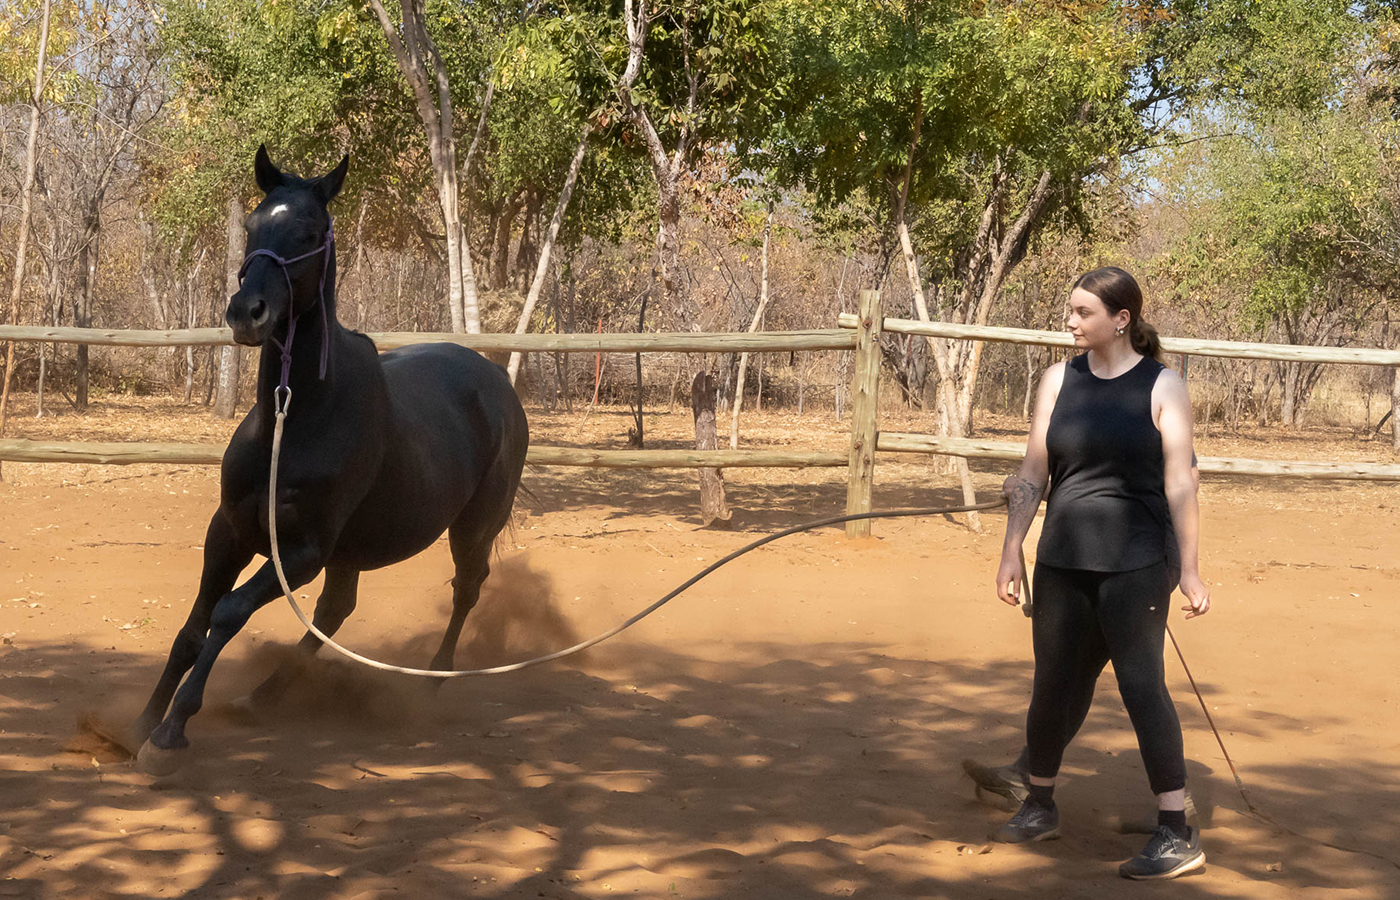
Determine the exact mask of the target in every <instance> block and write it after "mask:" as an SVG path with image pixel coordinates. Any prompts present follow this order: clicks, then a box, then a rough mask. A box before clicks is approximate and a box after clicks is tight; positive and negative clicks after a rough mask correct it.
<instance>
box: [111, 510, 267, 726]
mask: <svg viewBox="0 0 1400 900" xmlns="http://www.w3.org/2000/svg"><path fill="white" fill-rule="evenodd" d="M252 559H253V551H252V550H251V549H248V548H245V547H243V546H242V545H241V544H239V542H238V540H237V538H235V537H234V533H233V528H232V527H231V526H230V525H229V524H228V520H226V519H225V518H224V516H223V513H222V512H216V513H214V518H213V519H212V520H211V521H210V522H209V529H208V531H207V532H206V533H205V536H204V568H203V571H202V572H201V573H200V576H199V594H198V595H197V596H196V597H195V600H194V606H193V607H191V609H190V614H189V617H188V618H186V619H185V624H184V626H183V627H181V628H180V631H179V632H178V633H177V634H176V635H175V640H174V642H173V643H172V644H171V646H170V656H169V657H168V658H167V659H166V662H165V670H164V671H163V672H161V676H160V680H159V681H157V682H156V686H155V690H154V691H152V692H151V698H150V700H149V701H147V703H146V708H145V709H144V710H143V711H142V713H141V715H140V716H138V717H137V719H136V721H135V722H133V723H132V724H131V727H130V728H129V729H128V731H127V736H126V741H127V743H129V744H130V748H129V749H130V750H131V751H132V752H133V753H134V752H135V751H136V748H138V747H140V746H141V744H142V743H144V742H145V740H146V738H147V737H149V736H150V734H151V732H152V731H153V730H154V729H155V727H156V726H157V725H159V724H160V720H161V719H162V718H163V717H164V716H165V709H166V707H167V706H169V705H170V698H171V697H173V696H175V689H176V688H177V687H179V686H180V679H182V678H184V677H185V673H186V672H188V671H189V669H190V666H192V665H194V662H195V660H196V659H197V658H198V657H199V651H200V650H201V649H202V648H203V646H204V639H205V636H206V635H207V634H208V632H209V619H210V617H211V616H212V615H213V611H214V604H215V603H217V602H218V601H219V598H220V597H222V596H224V595H225V594H227V593H228V592H229V591H230V590H232V589H233V583H234V582H235V581H237V580H238V573H240V572H242V571H243V569H244V567H246V566H247V565H248V563H249V562H251V561H252Z"/></svg>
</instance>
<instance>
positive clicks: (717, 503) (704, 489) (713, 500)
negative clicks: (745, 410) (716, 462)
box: [690, 369, 731, 528]
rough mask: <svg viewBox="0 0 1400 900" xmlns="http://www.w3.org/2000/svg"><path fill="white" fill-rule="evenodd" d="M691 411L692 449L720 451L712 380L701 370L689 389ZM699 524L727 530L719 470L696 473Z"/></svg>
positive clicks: (727, 512)
mask: <svg viewBox="0 0 1400 900" xmlns="http://www.w3.org/2000/svg"><path fill="white" fill-rule="evenodd" d="M690 409H691V412H692V413H694V415H695V449H696V450H717V449H719V437H718V435H717V434H716V432H715V379H714V376H712V375H711V374H710V373H709V372H706V371H704V370H703V369H702V370H701V371H699V372H697V373H695V380H694V381H693V382H691V385H690ZM698 471H699V473H700V521H701V522H702V523H703V524H704V525H705V526H706V527H710V526H714V527H716V528H728V527H729V524H730V515H731V513H730V511H729V508H728V507H727V506H726V505H725V502H724V473H723V472H722V471H721V470H720V469H699V470H698Z"/></svg>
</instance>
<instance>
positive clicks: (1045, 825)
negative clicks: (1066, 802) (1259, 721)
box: [992, 800, 1060, 844]
mask: <svg viewBox="0 0 1400 900" xmlns="http://www.w3.org/2000/svg"><path fill="white" fill-rule="evenodd" d="M1059 836H1060V810H1059V809H1058V808H1052V809H1046V808H1045V807H1043V806H1041V805H1040V804H1039V803H1034V802H1032V801H1030V800H1027V801H1025V802H1024V803H1022V804H1021V808H1020V809H1018V810H1016V815H1014V816H1012V817H1011V821H1009V822H1007V823H1006V824H1005V825H1003V826H1001V827H1000V828H998V829H997V832H996V834H994V835H992V840H994V841H1000V842H1001V843H1003V844H1027V843H1030V842H1031V841H1051V840H1054V839H1055V838H1057V837H1059Z"/></svg>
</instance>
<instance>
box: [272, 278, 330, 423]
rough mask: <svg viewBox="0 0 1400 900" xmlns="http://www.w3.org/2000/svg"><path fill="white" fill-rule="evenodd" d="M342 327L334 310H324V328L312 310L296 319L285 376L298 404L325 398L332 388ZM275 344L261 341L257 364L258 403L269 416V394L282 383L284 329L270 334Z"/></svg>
mask: <svg viewBox="0 0 1400 900" xmlns="http://www.w3.org/2000/svg"><path fill="white" fill-rule="evenodd" d="M347 333H348V332H346V330H345V328H344V327H343V326H341V324H340V323H339V322H338V321H336V318H335V308H334V307H333V306H331V307H329V308H327V309H326V321H325V325H322V321H321V310H320V309H319V308H317V307H312V308H311V309H308V310H307V311H306V312H304V313H303V314H302V315H301V317H300V318H299V319H298V320H297V327H296V332H295V334H294V335H293V339H292V348H291V351H292V364H291V369H290V372H289V373H288V374H289V377H288V387H290V388H291V390H292V396H293V397H294V398H296V401H297V403H298V404H299V405H303V406H304V405H306V404H309V403H314V402H316V401H317V400H318V399H321V398H324V397H326V396H327V395H328V394H329V393H330V392H331V391H333V390H334V389H335V384H336V374H337V373H336V357H337V356H338V353H337V349H338V346H339V344H340V343H341V340H342V339H343V338H344V337H345V335H346V334H347ZM273 337H275V338H276V342H274V341H272V340H268V341H264V342H263V345H262V356H261V359H260V360H259V364H258V402H259V404H262V405H264V406H265V407H266V408H267V415H268V416H269V418H270V417H271V412H272V406H273V392H274V391H275V390H276V389H277V388H278V387H279V386H280V385H281V383H282V348H281V347H280V346H278V343H279V342H280V343H284V344H285V342H286V340H287V329H286V327H285V326H284V327H282V328H279V329H278V331H277V333H275V334H274V335H273ZM323 345H324V352H325V354H326V372H325V377H324V378H322V377H321V354H322V352H323V350H322V347H323Z"/></svg>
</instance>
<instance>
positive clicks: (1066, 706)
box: [1026, 563, 1186, 794]
mask: <svg viewBox="0 0 1400 900" xmlns="http://www.w3.org/2000/svg"><path fill="white" fill-rule="evenodd" d="M1169 578H1170V576H1169V574H1168V572H1167V566H1166V564H1165V563H1157V564H1155V565H1151V566H1148V567H1146V568H1143V569H1135V570H1133V571H1130V572H1086V571H1081V570H1075V569H1057V568H1054V567H1052V566H1046V565H1041V564H1037V565H1036V567H1035V604H1034V606H1033V607H1032V615H1031V633H1032V636H1033V640H1034V644H1035V687H1034V689H1033V691H1032V693H1031V708H1030V712H1029V713H1028V714H1027V715H1026V743H1027V745H1028V747H1029V749H1030V771H1031V774H1032V775H1034V776H1036V777H1037V778H1054V777H1055V776H1056V775H1057V774H1058V773H1059V770H1060V759H1061V757H1062V756H1063V754H1064V748H1065V745H1066V744H1067V743H1068V738H1069V737H1070V736H1071V735H1073V734H1074V732H1075V731H1077V730H1078V726H1079V724H1080V722H1081V721H1082V720H1083V715H1084V712H1085V711H1087V709H1088V706H1089V703H1090V701H1091V698H1092V697H1093V694H1094V684H1095V682H1097V681H1098V678H1099V673H1101V672H1102V671H1103V667H1104V666H1105V665H1106V664H1107V663H1108V662H1109V661H1110V660H1112V662H1113V672H1114V674H1115V675H1116V676H1117V678H1118V692H1119V694H1120V695H1121V696H1122V698H1123V705H1124V706H1125V707H1127V710H1128V717H1129V718H1130V719H1132V722H1133V730H1134V731H1135V732H1137V739H1138V749H1139V750H1140V751H1141V752H1142V761H1143V764H1144V766H1145V767H1146V769H1147V778H1148V781H1149V782H1150V783H1151V785H1152V792H1153V793H1154V794H1162V793H1166V792H1168V791H1176V790H1180V789H1182V788H1184V787H1186V764H1185V761H1184V759H1183V756H1182V748H1181V723H1180V722H1179V721H1178V720H1177V717H1176V707H1175V706H1174V705H1173V703H1172V699H1171V696H1170V695H1169V694H1168V693H1167V685H1166V678H1165V674H1164V670H1163V663H1162V650H1163V641H1164V639H1165V636H1166V627H1167V613H1168V611H1169V603H1170V599H1171V591H1172V584H1171V582H1170V581H1169Z"/></svg>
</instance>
